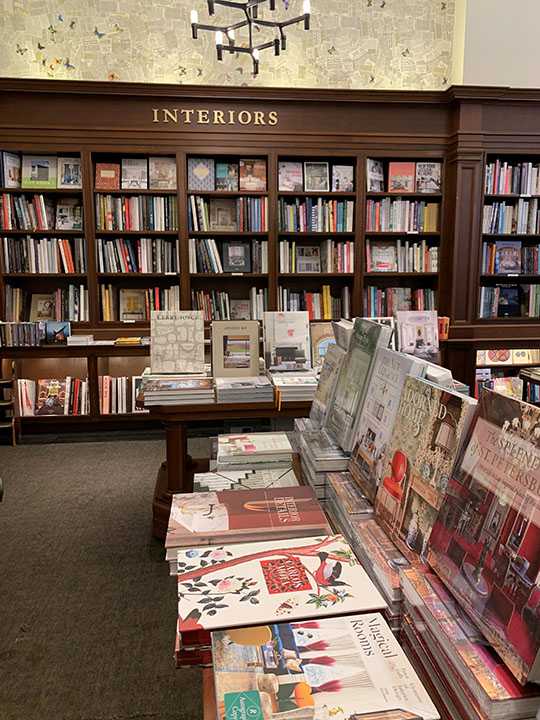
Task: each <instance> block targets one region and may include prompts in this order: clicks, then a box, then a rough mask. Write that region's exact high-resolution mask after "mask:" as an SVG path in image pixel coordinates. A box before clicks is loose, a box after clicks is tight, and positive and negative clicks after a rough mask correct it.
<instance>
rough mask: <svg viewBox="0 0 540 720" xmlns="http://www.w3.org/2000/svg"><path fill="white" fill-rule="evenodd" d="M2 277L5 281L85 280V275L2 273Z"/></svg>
mask: <svg viewBox="0 0 540 720" xmlns="http://www.w3.org/2000/svg"><path fill="white" fill-rule="evenodd" d="M2 275H3V277H5V278H6V279H8V280H9V279H10V278H14V279H17V280H19V279H20V280H24V279H30V278H54V279H55V280H59V279H61V278H66V279H67V280H82V279H84V278H86V273H63V272H58V273H29V272H24V273H14V272H12V273H2Z"/></svg>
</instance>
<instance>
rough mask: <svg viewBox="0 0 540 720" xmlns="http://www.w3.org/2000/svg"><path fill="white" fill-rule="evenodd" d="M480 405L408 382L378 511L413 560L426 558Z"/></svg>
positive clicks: (416, 380) (390, 446)
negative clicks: (458, 461) (435, 523)
mask: <svg viewBox="0 0 540 720" xmlns="http://www.w3.org/2000/svg"><path fill="white" fill-rule="evenodd" d="M475 407H476V400H474V399H473V398H470V397H467V396H466V395H462V394H460V393H454V392H450V391H448V390H443V389H442V388H440V387H438V386H437V385H434V384H432V383H430V382H428V381H426V380H422V379H420V378H415V377H408V378H407V379H406V380H405V384H404V386H403V391H402V393H401V399H400V402H399V408H398V412H397V417H396V422H395V424H394V429H393V432H392V436H391V438H390V441H389V443H388V447H387V451H386V454H385V458H384V462H383V477H382V479H381V483H380V484H379V488H378V490H377V497H376V500H375V513H376V515H377V516H378V519H379V520H380V522H381V523H382V524H383V525H384V526H385V528H386V529H387V530H388V532H389V533H390V536H391V538H392V539H393V540H394V541H395V542H396V543H397V545H398V547H399V549H400V550H401V551H402V552H403V553H404V554H405V555H406V556H407V557H409V558H414V557H417V556H418V555H419V556H420V558H421V560H422V561H423V562H425V561H426V559H427V547H428V541H429V536H430V534H431V528H432V527H433V523H434V522H435V520H436V518H437V513H438V510H439V508H440V506H441V502H442V499H443V497H444V493H445V491H446V487H447V485H448V480H449V477H450V473H451V471H452V467H453V465H454V462H455V459H456V457H457V456H458V453H459V450H460V448H461V446H462V444H463V442H464V439H465V434H466V432H467V429H468V428H469V426H470V422H471V419H472V416H473V414H474V409H475Z"/></svg>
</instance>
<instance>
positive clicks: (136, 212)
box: [96, 194, 178, 232]
mask: <svg viewBox="0 0 540 720" xmlns="http://www.w3.org/2000/svg"><path fill="white" fill-rule="evenodd" d="M96 229H97V230H98V231H106V232H113V231H119V232H123V231H126V232H137V231H141V230H151V231H153V232H159V231H161V232H163V231H172V230H177V229H178V206H177V203H176V197H174V196H172V195H130V196H121V197H118V196H114V195H101V194H99V195H96Z"/></svg>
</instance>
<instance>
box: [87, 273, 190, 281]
mask: <svg viewBox="0 0 540 720" xmlns="http://www.w3.org/2000/svg"><path fill="white" fill-rule="evenodd" d="M178 274H179V273H178V272H167V273H165V272H162V273H157V272H151V273H145V272H124V273H120V272H117V273H114V272H112V273H107V272H105V273H97V276H98V278H102V279H109V280H115V279H117V278H130V279H131V280H134V279H136V278H141V279H143V278H148V279H152V280H155V279H157V280H178Z"/></svg>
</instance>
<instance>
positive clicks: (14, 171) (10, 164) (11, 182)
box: [2, 151, 21, 188]
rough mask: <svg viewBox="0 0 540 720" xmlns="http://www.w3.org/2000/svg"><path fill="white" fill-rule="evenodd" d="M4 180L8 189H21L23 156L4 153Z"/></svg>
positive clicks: (4, 184)
mask: <svg viewBox="0 0 540 720" xmlns="http://www.w3.org/2000/svg"><path fill="white" fill-rule="evenodd" d="M2 179H3V186H4V187H6V188H20V187H21V156H20V155H18V154H17V153H11V152H7V151H4V152H3V153H2Z"/></svg>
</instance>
